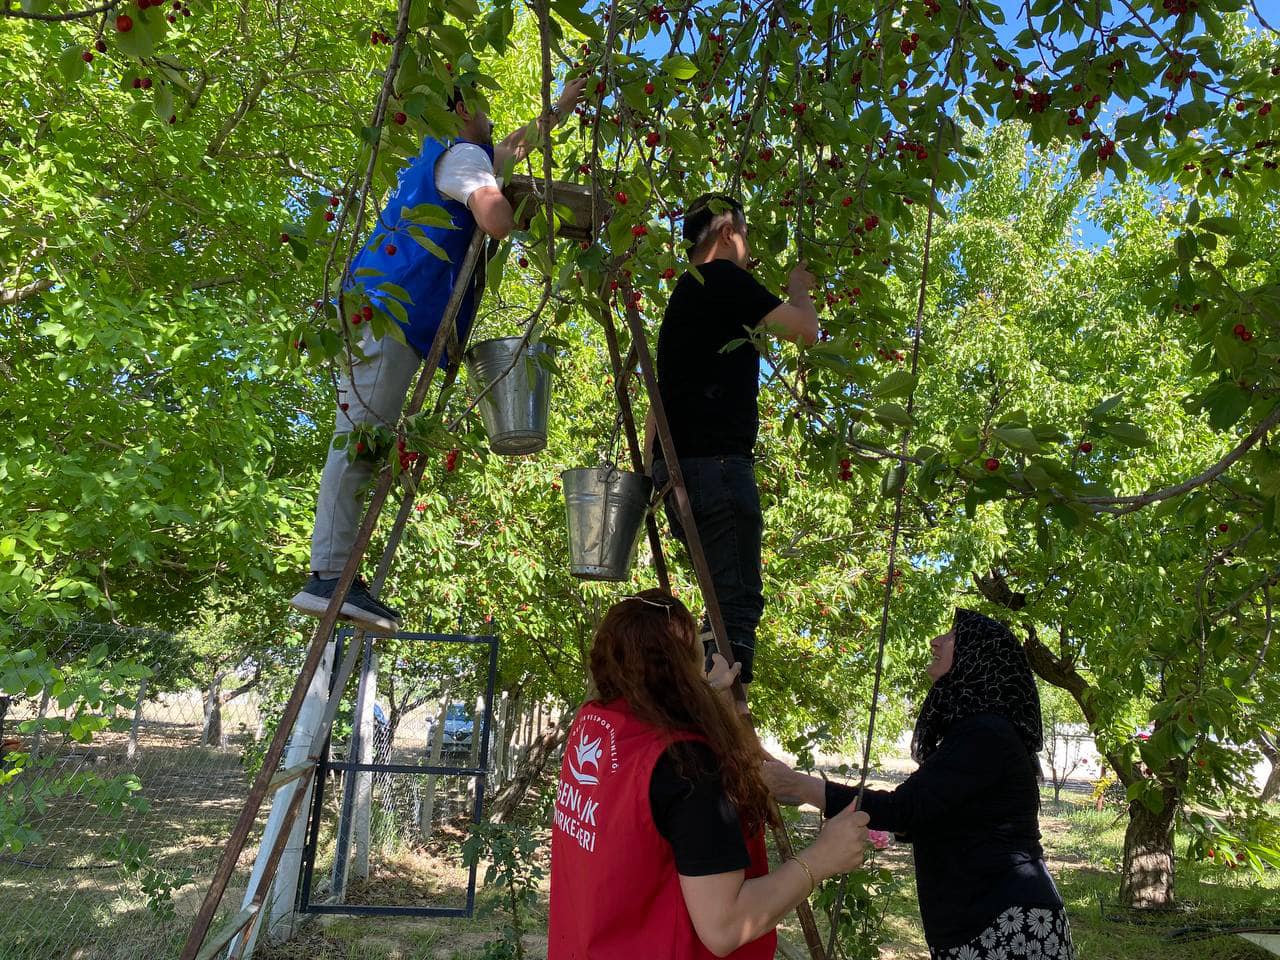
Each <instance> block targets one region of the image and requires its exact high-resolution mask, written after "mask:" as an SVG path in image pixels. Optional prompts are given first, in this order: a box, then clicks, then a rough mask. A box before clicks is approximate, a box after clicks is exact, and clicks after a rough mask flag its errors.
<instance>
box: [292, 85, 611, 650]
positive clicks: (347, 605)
mask: <svg viewBox="0 0 1280 960" xmlns="http://www.w3.org/2000/svg"><path fill="white" fill-rule="evenodd" d="M586 84H587V80H586V79H585V78H579V79H576V80H573V81H570V82H569V83H568V84H566V86H565V89H564V92H563V93H562V94H561V95H560V100H559V102H558V103H556V104H555V105H554V106H552V108H551V111H550V116H544V117H540V118H538V119H537V120H536V121H534V122H532V123H530V124H528V125H526V126H523V127H520V128H519V129H518V130H516V131H515V132H514V133H512V134H511V135H509V136H508V137H507V138H506V139H504V140H503V141H502V142H501V143H499V144H498V145H497V146H496V147H495V146H494V143H493V124H492V123H491V121H490V120H489V118H488V116H487V115H486V114H485V112H484V110H483V109H481V108H480V107H479V106H476V107H475V108H474V109H471V108H468V107H467V104H466V103H465V102H464V98H463V93H462V91H461V90H460V89H456V88H455V90H454V92H453V95H452V96H451V97H450V98H449V102H448V106H449V109H450V110H451V111H452V112H454V113H456V114H457V116H458V118H459V120H460V121H461V123H462V127H461V130H460V132H459V135H458V138H457V139H456V140H453V141H441V140H436V139H433V138H428V139H427V140H426V141H425V142H424V143H423V145H422V151H421V152H420V153H419V154H418V156H417V157H415V158H414V159H413V160H412V161H411V162H410V163H409V165H408V166H406V167H405V168H404V169H403V170H401V171H400V178H399V183H398V184H397V186H396V189H395V190H394V191H393V192H392V194H391V196H390V197H389V198H388V199H387V204H386V207H385V208H384V210H383V215H382V217H381V218H380V220H379V223H378V224H376V225H375V227H374V230H373V236H372V237H370V239H369V241H368V242H367V243H366V244H365V247H364V249H363V250H361V251H360V253H359V254H358V255H357V256H356V258H355V259H354V260H353V261H352V263H351V276H352V277H353V278H354V277H355V275H356V273H357V271H359V270H361V269H362V268H368V269H371V270H376V271H378V272H377V274H376V275H368V276H365V277H363V278H355V279H351V280H349V282H350V283H352V284H354V285H357V286H359V287H361V288H363V289H362V291H361V292H362V293H363V294H364V296H366V297H367V298H368V299H369V301H370V303H371V306H372V307H373V308H381V305H382V303H383V302H384V301H385V300H386V298H387V294H385V293H384V292H382V291H380V290H378V289H377V287H378V286H379V285H380V284H384V283H392V284H395V285H397V286H399V287H401V288H403V289H404V290H405V291H406V292H407V293H408V294H409V299H410V300H411V304H410V305H409V306H408V313H409V316H408V322H407V323H400V324H399V325H400V328H401V329H402V330H403V331H404V339H405V340H406V341H407V342H406V343H401V342H400V341H399V340H398V339H396V338H395V337H393V336H390V335H387V336H384V337H382V338H381V339H378V340H375V339H374V338H373V336H372V334H371V333H370V330H369V327H367V326H366V327H364V335H363V337H362V338H361V340H360V343H359V352H358V354H357V355H356V357H355V358H354V360H353V362H352V364H351V367H350V370H349V371H347V372H345V373H344V374H343V376H342V377H341V379H340V380H339V383H338V408H337V415H336V422H335V425H334V430H333V433H334V439H335V440H337V438H338V437H340V436H346V437H348V438H349V437H350V435H351V433H352V432H353V431H354V430H355V429H356V428H358V427H360V426H363V425H376V424H394V423H395V422H396V421H397V420H398V419H399V417H400V409H401V407H402V406H403V405H404V400H405V395H406V394H407V393H408V390H409V386H410V384H411V383H412V382H413V380H414V377H415V376H416V374H417V372H418V367H419V365H420V364H421V363H422V358H423V355H424V354H426V353H428V352H429V350H430V347H431V343H432V340H433V339H434V338H435V335H436V330H437V328H438V327H439V325H440V319H441V316H442V315H443V313H444V310H445V305H446V304H447V303H448V302H449V297H450V294H451V293H452V291H453V288H454V286H455V284H456V283H458V282H459V277H458V271H459V269H460V266H461V264H462V261H463V257H464V254H465V252H466V249H467V245H468V243H469V242H470V240H471V236H472V233H473V231H474V229H475V228H476V227H477V226H478V227H479V228H480V229H481V230H483V231H484V232H485V233H486V234H488V235H489V236H490V237H493V238H495V239H498V240H501V239H503V238H504V237H506V236H507V234H509V233H510V232H511V230H512V229H513V226H514V223H513V216H514V213H513V211H512V209H511V205H510V203H508V202H507V199H506V198H505V197H504V196H503V195H502V190H501V188H500V183H499V179H498V176H499V174H500V173H502V172H504V171H506V170H507V169H509V164H510V163H511V162H513V161H514V162H519V161H521V160H523V159H524V158H525V157H526V156H528V154H529V151H530V149H531V145H530V141H531V140H532V136H531V134H532V132H533V130H534V129H535V128H537V130H539V131H540V133H541V135H542V137H543V138H545V137H547V136H549V135H550V133H551V130H552V128H553V127H554V126H555V125H556V123H558V122H559V121H560V120H561V119H563V118H564V117H565V116H566V115H568V114H569V113H571V112H572V110H573V108H574V106H576V105H577V103H578V101H579V100H580V99H581V97H582V92H583V90H584V88H585V87H586ZM423 203H431V204H435V205H437V206H440V207H443V208H444V209H445V210H447V211H448V212H449V215H450V217H451V218H452V227H429V226H428V227H420V228H416V229H421V230H422V231H423V232H424V233H425V234H426V236H427V238H428V240H430V241H431V242H432V243H434V244H435V246H436V247H437V248H439V249H440V250H442V251H443V252H444V253H445V254H446V255H447V257H448V259H447V260H444V259H441V258H440V257H439V256H437V255H436V254H435V253H433V252H432V251H430V250H428V249H427V246H426V245H425V244H419V243H418V242H417V241H416V240H414V238H413V237H412V236H411V235H410V234H409V233H408V229H407V228H408V227H409V222H408V221H406V220H404V219H403V217H402V215H401V211H402V210H403V209H404V208H409V207H414V206H416V205H418V204H423ZM375 239H376V240H377V241H378V245H377V247H375V246H373V241H374V240H375ZM463 279H464V280H466V279H469V278H463ZM370 315H371V314H370ZM474 315H475V291H474V290H471V291H468V293H467V295H466V297H465V298H464V300H463V302H462V306H461V308H460V309H459V311H458V318H457V332H458V337H459V340H460V341H462V342H465V340H466V334H467V331H468V330H469V329H470V326H471V321H472V319H473V318H474ZM351 319H352V322H353V323H354V324H358V323H359V322H360V320H361V319H367V318H366V317H353V318H351ZM397 322H398V321H397ZM450 360H456V358H448V357H446V358H444V359H442V360H441V364H442V365H446V364H447V362H449V361H450ZM351 446H352V445H351V444H350V443H344V444H342V446H335V445H334V444H330V447H329V457H328V459H327V460H326V461H325V466H324V473H323V475H322V476H321V480H320V495H319V499H318V503H317V505H316V518H315V526H314V529H313V531H312V534H311V577H310V579H309V580H308V581H307V582H306V585H305V586H303V588H302V589H301V590H300V591H299V592H298V593H297V595H295V596H294V598H293V600H292V601H291V603H292V605H293V607H294V608H295V609H297V610H300V611H301V612H303V613H306V614H309V615H311V616H314V617H319V616H322V615H323V614H324V612H325V608H326V607H327V606H328V605H329V601H330V599H331V598H332V597H333V592H334V589H335V587H336V586H337V584H338V577H339V574H340V573H341V571H342V568H343V566H344V565H345V564H346V562H347V558H348V557H349V556H350V553H351V546H352V543H353V542H354V540H355V535H356V530H357V528H358V527H359V523H360V516H361V512H362V501H363V497H362V492H363V488H364V486H365V485H366V484H367V482H368V480H369V478H370V476H372V474H373V469H374V463H373V462H372V460H371V458H370V457H369V456H367V455H365V453H366V452H365V451H360V450H358V449H350V447H351ZM342 616H343V617H345V618H347V619H350V620H353V621H355V622H356V623H358V624H359V625H360V626H362V627H366V628H370V629H375V630H384V631H395V630H398V629H399V628H400V614H399V613H398V612H396V611H395V610H393V609H391V608H390V607H388V606H386V605H385V604H383V603H381V602H380V601H379V600H377V599H376V598H375V597H374V596H373V595H372V594H371V593H370V592H369V589H368V587H367V585H366V584H365V582H364V580H363V578H360V577H357V578H356V580H355V582H354V583H353V584H352V585H351V589H350V590H348V591H347V596H346V600H345V602H344V603H343V605H342Z"/></svg>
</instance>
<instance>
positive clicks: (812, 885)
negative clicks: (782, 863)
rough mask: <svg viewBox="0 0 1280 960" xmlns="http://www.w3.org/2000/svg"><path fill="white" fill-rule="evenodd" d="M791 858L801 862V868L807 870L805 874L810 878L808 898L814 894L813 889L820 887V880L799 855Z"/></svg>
mask: <svg viewBox="0 0 1280 960" xmlns="http://www.w3.org/2000/svg"><path fill="white" fill-rule="evenodd" d="M791 859H792V860H794V861H795V862H796V863H798V864H800V869H801V870H803V871H804V872H805V876H807V877H808V878H809V892H808V893H807V894H805V898H806V899H808V898H809V897H811V896H813V891H814V890H816V889H818V881H817V880H815V879H814V878H813V871H812V870H810V869H809V865H808V864H807V863H805V862H804V861H803V860H801V859H800V857H799V856H798V855H797V856H793V857H792V858H791Z"/></svg>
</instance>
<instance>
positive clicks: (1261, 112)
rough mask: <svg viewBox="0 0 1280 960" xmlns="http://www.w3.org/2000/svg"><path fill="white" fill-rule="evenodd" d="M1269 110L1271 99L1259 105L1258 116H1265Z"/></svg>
mask: <svg viewBox="0 0 1280 960" xmlns="http://www.w3.org/2000/svg"><path fill="white" fill-rule="evenodd" d="M1270 112H1271V101H1270V100H1268V101H1267V102H1266V103H1264V104H1263V105H1262V106H1260V107H1259V108H1258V116H1260V117H1265V116H1266V115H1267V114H1268V113H1270Z"/></svg>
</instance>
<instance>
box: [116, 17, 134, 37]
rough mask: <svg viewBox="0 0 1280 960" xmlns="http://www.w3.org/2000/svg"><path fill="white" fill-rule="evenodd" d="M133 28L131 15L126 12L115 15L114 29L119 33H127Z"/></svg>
mask: <svg viewBox="0 0 1280 960" xmlns="http://www.w3.org/2000/svg"><path fill="white" fill-rule="evenodd" d="M132 29H133V17H131V16H129V15H128V14H127V13H122V14H120V16H118V17H116V30H118V31H119V32H120V33H128V32H129V31H130V30H132Z"/></svg>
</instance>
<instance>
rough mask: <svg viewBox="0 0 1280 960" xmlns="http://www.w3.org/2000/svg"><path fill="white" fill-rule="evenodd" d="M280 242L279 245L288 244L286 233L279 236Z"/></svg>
mask: <svg viewBox="0 0 1280 960" xmlns="http://www.w3.org/2000/svg"><path fill="white" fill-rule="evenodd" d="M280 242H281V243H288V242H289V235H288V234H287V233H282V234H280Z"/></svg>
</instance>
